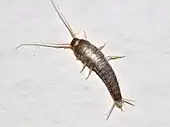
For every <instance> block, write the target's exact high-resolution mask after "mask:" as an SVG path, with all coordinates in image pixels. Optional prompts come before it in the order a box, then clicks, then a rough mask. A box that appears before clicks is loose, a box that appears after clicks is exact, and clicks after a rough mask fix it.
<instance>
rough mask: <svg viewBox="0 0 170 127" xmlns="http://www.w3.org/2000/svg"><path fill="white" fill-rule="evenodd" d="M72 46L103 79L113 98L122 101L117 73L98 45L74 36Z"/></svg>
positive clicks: (75, 52) (78, 57) (79, 57)
mask: <svg viewBox="0 0 170 127" xmlns="http://www.w3.org/2000/svg"><path fill="white" fill-rule="evenodd" d="M71 46H72V50H73V52H74V54H75V56H76V57H77V59H78V60H80V61H81V62H82V63H83V64H86V66H87V67H88V68H91V69H92V71H94V72H96V74H97V75H98V76H99V77H100V78H101V79H102V80H103V82H104V84H105V85H106V86H107V89H108V90H109V92H110V95H111V96H112V98H113V100H114V101H118V102H119V101H121V100H122V96H121V92H120V88H119V85H118V81H117V78H116V75H115V73H114V71H113V69H112V67H111V66H110V64H109V62H108V61H107V60H106V58H105V56H104V54H103V53H102V52H101V51H100V50H99V49H98V48H97V47H96V46H94V45H92V44H90V43H89V42H88V41H86V40H83V39H78V38H74V39H73V40H72V42H71Z"/></svg>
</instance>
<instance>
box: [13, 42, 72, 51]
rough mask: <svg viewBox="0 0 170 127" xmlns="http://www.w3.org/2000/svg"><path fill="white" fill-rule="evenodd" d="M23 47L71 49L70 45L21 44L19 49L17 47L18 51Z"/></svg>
mask: <svg viewBox="0 0 170 127" xmlns="http://www.w3.org/2000/svg"><path fill="white" fill-rule="evenodd" d="M23 46H42V47H50V48H71V45H70V44H53V43H43V44H42V43H33V44H21V45H19V46H18V47H16V50H17V49H19V48H21V47H23Z"/></svg>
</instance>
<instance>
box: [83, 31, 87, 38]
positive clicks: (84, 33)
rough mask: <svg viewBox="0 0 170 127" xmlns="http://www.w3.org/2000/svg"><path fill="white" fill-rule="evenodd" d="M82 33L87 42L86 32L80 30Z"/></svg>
mask: <svg viewBox="0 0 170 127" xmlns="http://www.w3.org/2000/svg"><path fill="white" fill-rule="evenodd" d="M82 31H83V35H84V38H85V39H86V40H87V34H86V31H84V30H82Z"/></svg>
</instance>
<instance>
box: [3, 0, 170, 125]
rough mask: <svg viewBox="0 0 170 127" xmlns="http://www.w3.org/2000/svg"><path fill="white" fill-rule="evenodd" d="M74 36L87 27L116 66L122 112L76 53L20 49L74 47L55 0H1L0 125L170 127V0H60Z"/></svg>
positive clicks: (113, 65) (49, 49)
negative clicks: (130, 101) (37, 44)
mask: <svg viewBox="0 0 170 127" xmlns="http://www.w3.org/2000/svg"><path fill="white" fill-rule="evenodd" d="M55 3H56V4H57V5H59V6H60V9H61V10H62V12H63V13H64V15H65V17H66V18H67V20H68V21H69V23H70V25H71V26H72V27H73V29H74V31H75V32H79V31H81V29H82V28H83V29H84V30H85V31H86V32H87V35H88V39H89V40H90V41H91V43H93V44H94V45H96V46H97V47H99V46H101V45H103V44H104V41H105V40H107V44H106V47H105V48H104V49H103V50H102V51H103V52H104V53H105V54H106V55H125V56H126V58H124V59H122V60H115V61H111V62H110V63H111V65H112V67H113V69H114V70H115V72H116V75H117V77H118V80H119V83H120V88H121V91H122V95H123V97H124V98H129V99H133V100H135V101H136V102H135V107H131V106H128V105H126V107H125V111H124V112H121V111H120V110H119V109H117V108H115V110H114V111H113V113H112V115H111V117H110V119H109V120H108V121H107V120H105V116H106V114H107V112H108V111H109V109H110V107H111V104H112V103H113V101H112V99H111V97H110V95H109V93H108V91H107V89H106V87H105V85H104V84H103V82H102V81H101V80H100V79H99V78H98V76H96V74H95V73H92V75H91V76H90V78H89V79H88V80H85V77H86V76H87V74H88V69H86V70H85V71H84V72H83V73H82V74H80V73H79V72H80V70H81V68H82V64H81V62H79V61H77V60H76V59H75V57H74V54H73V52H72V51H70V50H64V49H51V48H42V47H23V48H20V49H19V50H17V51H16V50H15V48H16V47H17V46H18V45H20V44H23V43H32V42H34V41H52V42H56V43H70V41H71V37H70V35H69V33H68V31H67V29H66V28H65V27H64V25H63V24H62V22H61V21H60V19H59V17H58V16H57V15H56V13H55V11H54V9H53V7H52V5H51V3H50V0H1V1H0V126H1V127H117V126H119V127H165V126H166V127H167V126H169V125H170V124H169V120H170V116H169V113H170V109H169V108H170V100H169V98H170V78H169V76H170V67H169V65H170V2H169V0H161V1H160V0H84V1H83V0H81V1H78V0H55Z"/></svg>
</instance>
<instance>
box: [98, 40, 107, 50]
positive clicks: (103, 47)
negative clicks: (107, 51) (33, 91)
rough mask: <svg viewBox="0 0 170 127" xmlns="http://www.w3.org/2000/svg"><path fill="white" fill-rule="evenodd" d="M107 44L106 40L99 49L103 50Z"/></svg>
mask: <svg viewBox="0 0 170 127" xmlns="http://www.w3.org/2000/svg"><path fill="white" fill-rule="evenodd" d="M105 45H106V42H105V43H104V45H102V46H100V47H99V48H98V49H99V50H102V49H103V48H104V47H105Z"/></svg>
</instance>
